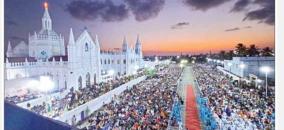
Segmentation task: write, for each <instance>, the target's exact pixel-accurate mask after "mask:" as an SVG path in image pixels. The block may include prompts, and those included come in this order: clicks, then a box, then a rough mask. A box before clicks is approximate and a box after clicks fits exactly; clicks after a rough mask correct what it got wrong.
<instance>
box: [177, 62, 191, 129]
mask: <svg viewBox="0 0 284 130" xmlns="http://www.w3.org/2000/svg"><path fill="white" fill-rule="evenodd" d="M190 84H191V85H192V86H195V82H194V76H193V72H192V68H191V66H186V67H185V68H184V71H183V73H182V75H181V81H180V83H179V85H178V90H177V91H178V94H179V95H180V96H181V98H182V99H183V101H184V103H185V102H186V101H185V96H186V90H187V87H188V85H190ZM193 88H194V90H195V87H193ZM185 105H186V104H184V105H182V107H181V115H182V122H183V124H185V115H186V114H185Z"/></svg>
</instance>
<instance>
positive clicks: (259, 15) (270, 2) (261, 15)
mask: <svg viewBox="0 0 284 130" xmlns="http://www.w3.org/2000/svg"><path fill="white" fill-rule="evenodd" d="M247 6H259V8H258V9H254V10H250V11H248V12H246V13H245V17H244V18H243V21H246V20H251V21H258V22H259V23H266V24H268V25H274V22H275V0H238V1H237V2H236V3H235V5H234V7H233V8H232V10H231V11H232V12H240V11H244V10H245V8H246V7H247Z"/></svg>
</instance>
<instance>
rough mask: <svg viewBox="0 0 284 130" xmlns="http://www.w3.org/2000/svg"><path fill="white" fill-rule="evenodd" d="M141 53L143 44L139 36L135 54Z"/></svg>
mask: <svg viewBox="0 0 284 130" xmlns="http://www.w3.org/2000/svg"><path fill="white" fill-rule="evenodd" d="M141 51H142V46H141V42H140V39H139V35H137V40H136V44H135V53H136V54H140V52H141Z"/></svg>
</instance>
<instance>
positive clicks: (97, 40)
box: [95, 35, 100, 48]
mask: <svg viewBox="0 0 284 130" xmlns="http://www.w3.org/2000/svg"><path fill="white" fill-rule="evenodd" d="M95 44H96V45H97V46H98V47H99V48H100V42H99V38H98V35H96V37H95Z"/></svg>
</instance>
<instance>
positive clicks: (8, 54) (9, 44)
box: [6, 41, 12, 57]
mask: <svg viewBox="0 0 284 130" xmlns="http://www.w3.org/2000/svg"><path fill="white" fill-rule="evenodd" d="M11 55H12V46H11V42H10V41H8V48H7V53H6V56H7V57H11Z"/></svg>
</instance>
